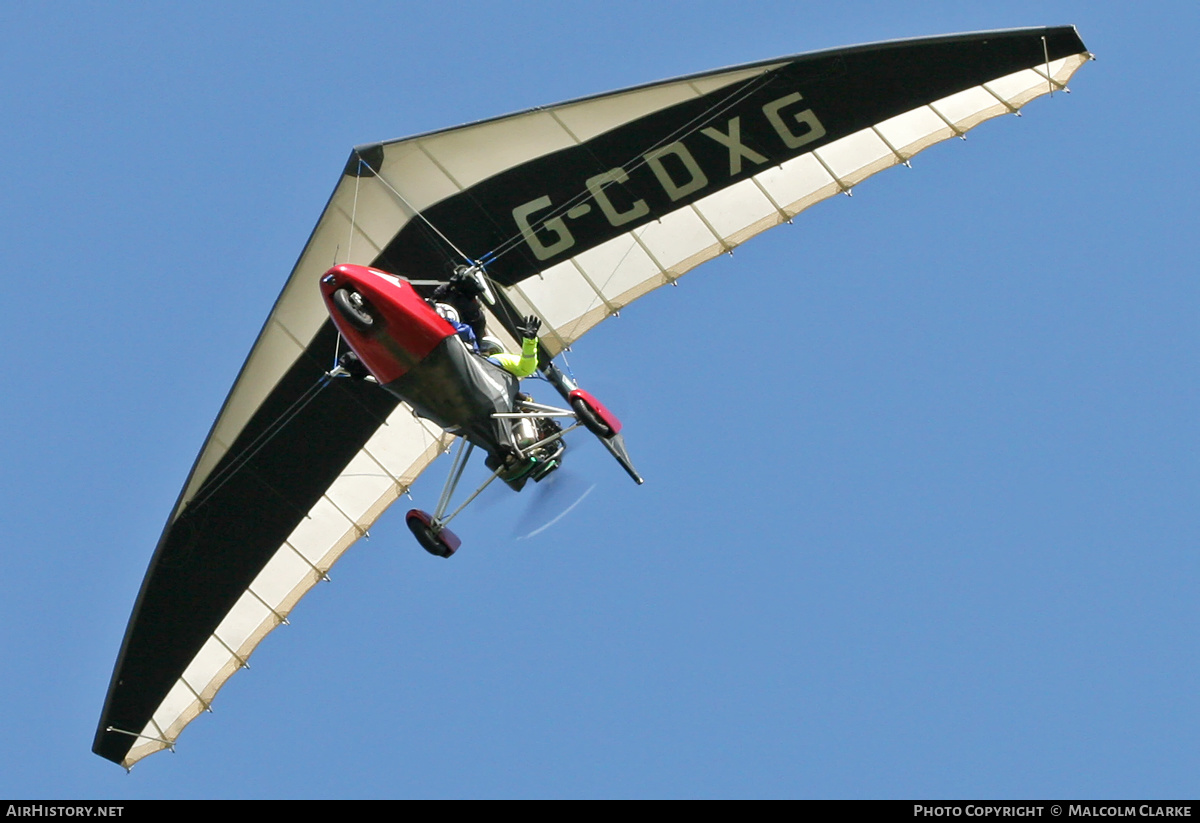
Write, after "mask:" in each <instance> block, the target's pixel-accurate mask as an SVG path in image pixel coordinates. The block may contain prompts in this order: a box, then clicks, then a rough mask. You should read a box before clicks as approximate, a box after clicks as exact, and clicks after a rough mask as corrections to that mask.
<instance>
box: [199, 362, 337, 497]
mask: <svg viewBox="0 0 1200 823" xmlns="http://www.w3.org/2000/svg"><path fill="white" fill-rule="evenodd" d="M331 380H332V378H331V377H330V376H329V375H328V374H322V375H321V376H320V377H318V378H317V381H316V382H315V383H313V384H312V385H311V386H309V387H308V388H307V389H306V390H305V391H304V393H303V394H301V395H300V396H299V397H297V398H296V399H295V400H293V401H292V404H291V405H290V406H288V408H287V409H285V410H284V411H283V413H282V414H280V415H279V417H277V418H275V420H274V421H272V422H271V423H270V425H268V426H267V427H266V428H265V429H263V430H262V431H261V432H259V433H258V436H256V437H255V438H254V440H252V441H251V442H250V443H248V444H247V445H246V447H245V448H244V449H242V451H241V453H240V454H238V455H237V456H236V457H234V458H232V459H231V460H230V461H229V463H227V464H226V465H225V468H223V469H221V471H220V472H218V473H216V474H214V475H211V476H210V477H209V478H208V479H207V480H206V481H205V483H204V485H203V486H201V488H200V493H199V494H197V495H196V496H195V497H193V498H192V499H191V500H189V501H188V502H187V504H186V508H185V511H190V510H194V509H197V508H199V507H200V506H202V505H203V504H204V503H205V502H207V501H208V500H209V499H210V498H211V497H212V496H213V495H214V494H216V493H217V492H218V491H219V490H220V489H221V487H222V486H224V485H225V484H226V483H227V482H228V481H229V480H230V478H232V477H233V476H234V475H235V474H237V473H238V472H239V471H241V469H242V468H243V467H245V466H246V464H247V463H249V462H250V461H251V460H252V459H253V458H254V456H255V455H256V454H258V453H259V452H260V451H262V449H263V447H264V446H266V445H267V444H268V443H270V442H271V441H272V440H274V439H275V436H276V435H278V434H279V433H280V432H281V431H283V428H284V427H285V426H286V425H287V424H288V423H290V422H291V420H292V418H294V417H295V416H296V415H298V414H299V413H300V412H302V411H304V409H305V408H306V407H307V406H308V404H309V403H311V402H312V401H313V400H315V399H316V397H317V395H318V394H320V393H321V390H322V389H324V388H325V387H326V386H328V385H329V383H330V381H331Z"/></svg>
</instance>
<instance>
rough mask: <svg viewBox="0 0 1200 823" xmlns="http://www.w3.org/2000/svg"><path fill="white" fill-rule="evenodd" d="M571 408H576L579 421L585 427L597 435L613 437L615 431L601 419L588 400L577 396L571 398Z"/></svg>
mask: <svg viewBox="0 0 1200 823" xmlns="http://www.w3.org/2000/svg"><path fill="white" fill-rule="evenodd" d="M571 408H573V409H574V410H575V416H576V417H578V418H579V422H580V423H582V424H583V427H584V428H585V429H587V430H588V431H590V432H591V433H592V434H594V435H596V436H597V437H612V436H613V434H614V432H613V430H612V428H611V427H610V426H609V425H608V424H607V423H605V422H604V421H603V420H601V419H600V415H598V414H596V413H595V412H594V411H592V407H591V406H589V405H588V404H587V401H586V400H584V399H583V398H582V397H576V398H573V399H572V400H571Z"/></svg>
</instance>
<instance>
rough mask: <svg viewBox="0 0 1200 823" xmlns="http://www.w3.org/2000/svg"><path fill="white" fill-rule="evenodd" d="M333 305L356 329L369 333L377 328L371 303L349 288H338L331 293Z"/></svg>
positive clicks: (377, 324) (377, 322) (377, 323)
mask: <svg viewBox="0 0 1200 823" xmlns="http://www.w3.org/2000/svg"><path fill="white" fill-rule="evenodd" d="M333 305H335V306H337V309H338V313H339V314H341V315H342V317H343V318H344V319H345V321H346V322H347V323H349V324H350V326H351V327H352V328H354V329H355V330H356V331H360V332H362V333H363V334H371V333H372V332H374V331H376V330H377V329H378V328H379V325H380V323H379V321H378V320H377V319H376V318H375V314H374V312H373V311H372V309H371V304H370V303H368V302H367V301H366V300H364V299H363V296H362V295H361V294H359V293H358V292H356V291H351V290H350V289H338V290H337V291H335V292H334V293H333Z"/></svg>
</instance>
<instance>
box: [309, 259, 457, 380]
mask: <svg viewBox="0 0 1200 823" xmlns="http://www.w3.org/2000/svg"><path fill="white" fill-rule="evenodd" d="M321 296H322V297H324V299H325V307H326V308H327V309H328V310H329V316H330V317H331V318H333V322H334V325H336V326H337V329H338V331H339V332H340V333H341V335H342V337H343V338H345V340H346V342H347V343H349V344H350V348H352V349H354V353H355V354H357V355H358V357H359V359H360V360H362V362H363V364H364V365H365V366H366V367H367V368H368V369H370V371H371V374H373V375H374V376H375V379H376V380H378V381H379V382H380V383H382V384H387V383H391V382H392V381H393V380H395V379H397V378H398V377H401V376H402V375H404V374H405V373H406V372H408V370H409V369H411V368H412V367H413V366H415V365H416V364H417V363H420V362H421V361H422V360H424V359H425V357H426V356H428V354H429V353H430V352H431V351H433V349H434V347H436V346H437V344H438V343H440V342H442V341H443V340H444V339H446V338H447V337H449V336H450V335H452V334H454V327H453V326H451V325H450V324H449V323H447V322H446V321H445V320H443V319H442V318H441V317H439V316H438V314H437V312H435V311H434V310H433V309H432V308H430V306H429V304H428V303H426V302H425V301H424V300H423V299H422V298H421V296H420V295H419V294H417V293H416V291H415V290H414V289H413V287H412V285H411V284H410V283H409V282H408V281H407V280H403V279H401V278H399V277H396V276H395V275H392V274H388V273H387V272H384V271H380V270H379V269H372V268H369V267H367V266H355V265H351V264H349V263H343V264H342V265H340V266H334V267H333V268H332V269H330V270H329V271H327V272H325V275H324V276H323V277H322V278H321Z"/></svg>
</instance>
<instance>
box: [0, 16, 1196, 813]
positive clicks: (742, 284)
mask: <svg viewBox="0 0 1200 823" xmlns="http://www.w3.org/2000/svg"><path fill="white" fill-rule="evenodd" d="M441 8H442V10H439V11H435V10H434V6H433V5H432V4H394V3H361V4H332V3H330V4H325V3H308V4H300V3H294V4H252V5H250V6H249V7H245V5H244V4H232V3H230V4H226V3H206V4H202V5H201V4H195V5H192V6H190V7H184V6H181V5H176V4H157V3H146V4H141V5H140V6H137V5H134V4H122V5H120V6H119V7H113V6H108V5H105V4H85V3H56V4H21V5H18V4H6V5H5V6H4V7H3V9H0V78H3V82H2V83H0V101H2V104H3V105H2V110H3V113H4V121H5V126H4V128H3V129H0V157H2V158H3V164H4V166H3V167H4V178H3V179H4V186H3V188H2V189H0V210H2V213H3V215H4V220H3V222H2V223H0V238H2V243H3V249H4V251H5V256H6V258H7V259H8V261H9V263H8V274H7V275H6V277H5V282H6V284H7V286H8V295H9V297H8V301H7V306H8V311H7V312H6V314H5V316H6V319H5V321H4V322H3V324H0V334H2V335H3V342H4V350H5V352H6V353H7V357H8V363H9V366H8V375H9V376H8V379H7V381H6V389H5V390H3V391H2V392H0V422H3V424H4V425H3V432H4V433H3V436H2V437H0V488H2V490H3V494H2V495H0V525H2V527H3V537H4V543H5V546H6V560H5V564H4V567H5V568H4V578H5V580H6V585H5V587H4V588H5V593H4V595H3V597H2V598H0V618H2V620H0V625H2V626H3V629H2V630H0V653H2V655H3V660H4V661H5V676H4V678H3V679H2V685H0V704H2V705H3V706H4V711H3V713H2V716H3V719H2V720H0V724H2V725H0V730H2V733H0V740H2V741H3V743H2V744H0V745H2V746H3V749H2V750H0V796H6V797H14V796H24V797H38V798H71V797H76V798H81V797H87V798H107V797H113V798H134V797H163V798H169V797H234V798H251V797H367V796H382V797H407V796H436V797H484V796H681V795H682V796H710V795H711V796H797V797H983V796H986V797H1097V798H1103V797H1143V796H1145V797H1164V798H1167V797H1193V798H1194V797H1195V796H1196V795H1197V774H1200V757H1198V755H1197V744H1196V741H1197V740H1198V739H1200V711H1198V709H1197V697H1196V696H1197V694H1200V663H1198V656H1197V646H1198V645H1200V644H1198V641H1200V620H1198V616H1197V605H1196V595H1197V591H1198V590H1200V559H1198V555H1197V545H1198V543H1200V540H1198V538H1200V529H1198V515H1197V511H1198V503H1200V501H1198V499H1197V498H1198V491H1200V483H1198V480H1200V477H1198V470H1197V457H1198V452H1200V450H1198V448H1197V447H1198V444H1200V437H1198V433H1197V408H1198V403H1197V400H1198V399H1200V398H1198V393H1197V384H1196V372H1197V367H1198V366H1200V359H1198V356H1197V353H1198V351H1200V347H1198V345H1197V344H1198V343H1200V340H1198V339H1197V338H1198V334H1197V325H1198V324H1197V320H1198V319H1200V318H1198V313H1197V310H1198V307H1200V300H1198V298H1200V294H1198V286H1197V278H1196V270H1197V264H1196V259H1197V241H1196V239H1195V238H1196V232H1197V229H1198V228H1200V227H1198V226H1197V198H1196V188H1197V173H1196V161H1195V154H1196V151H1195V146H1194V141H1195V135H1196V134H1197V133H1198V132H1200V117H1198V116H1197V109H1196V99H1197V92H1196V78H1197V77H1198V76H1200V65H1198V61H1197V58H1196V37H1197V34H1200V11H1198V7H1197V5H1196V4H1195V3H1194V2H1156V3H1148V4H1142V5H1139V6H1135V5H1131V4H1128V3H1116V2H1055V1H1054V0H1051V1H1050V2H1045V1H1043V2H1009V3H1004V4H964V3H961V2H931V3H920V4H895V3H884V2H878V3H869V2H842V3H824V4H813V3H796V2H756V3H705V2H688V3H671V4H654V5H647V4H644V3H641V2H611V0H610V1H609V2H604V3H594V4H582V3H579V4H576V3H541V2H531V3H524V4H519V5H517V4H508V3H496V4H472V3H452V4H449V5H448V6H447V5H443V6H441ZM1134 9H1136V11H1135V10H1134ZM1058 24H1075V25H1077V26H1078V27H1079V30H1080V33H1081V35H1082V36H1083V39H1084V42H1085V43H1087V45H1088V46H1089V48H1090V49H1091V50H1092V51H1093V52H1095V53H1096V54H1097V56H1098V58H1099V60H1098V61H1097V62H1095V63H1093V64H1090V65H1087V66H1085V67H1084V68H1083V69H1082V70H1081V71H1080V73H1079V74H1078V75H1077V76H1076V78H1075V81H1074V82H1073V84H1072V86H1073V89H1074V92H1073V93H1072V94H1071V95H1055V97H1054V99H1053V100H1047V99H1044V98H1043V99H1041V100H1038V101H1036V102H1034V103H1033V104H1031V105H1030V106H1029V108H1028V109H1027V110H1026V114H1025V116H1024V117H1023V118H1021V119H1016V118H1002V119H1000V120H997V121H993V122H991V123H988V124H986V125H984V126H982V127H981V128H979V129H978V130H976V131H975V132H972V134H971V137H970V139H969V140H967V141H966V142H959V141H952V142H951V143H950V144H945V145H942V146H938V147H936V148H934V149H933V150H931V151H929V152H927V153H925V154H922V155H920V156H919V157H918V158H916V160H915V161H914V168H913V169H912V170H907V169H903V168H900V169H894V170H891V171H889V172H886V173H884V174H882V175H880V176H878V177H875V178H873V179H872V180H870V181H868V182H867V183H865V184H863V185H862V186H860V187H859V188H858V189H856V190H855V196H854V197H853V198H837V199H835V200H833V201H830V202H827V203H824V204H821V205H819V206H817V207H815V208H813V209H812V210H810V211H809V212H806V213H805V214H804V215H802V217H801V218H800V219H798V220H797V221H796V224H795V225H794V226H790V227H782V228H779V229H776V230H773V231H772V232H769V233H767V234H766V235H764V236H762V237H760V238H758V239H757V240H755V241H753V242H751V243H749V244H748V245H746V246H744V247H742V248H740V249H738V251H737V253H736V254H735V255H734V256H733V257H732V258H722V259H720V260H717V261H714V262H713V263H711V264H708V265H706V266H705V267H703V268H701V269H699V270H697V271H695V272H693V273H692V274H689V275H688V276H687V277H686V278H684V280H683V281H682V283H681V285H680V287H679V288H677V289H667V290H662V291H659V292H656V293H654V294H653V295H651V296H650V297H649V298H647V299H645V300H643V301H641V302H640V303H638V304H636V305H635V306H633V307H631V308H630V309H629V310H628V311H626V312H623V313H622V316H621V317H620V319H617V320H613V321H610V322H608V323H606V324H605V325H603V326H601V327H600V328H599V329H598V330H597V331H595V332H593V333H592V334H591V335H589V336H588V337H587V338H586V339H585V340H584V341H583V342H581V343H580V345H579V346H577V347H576V351H575V353H574V355H573V356H572V358H571V362H572V365H573V366H574V369H575V372H576V375H577V376H578V377H579V378H580V379H581V381H582V382H583V383H584V384H585V385H586V386H587V387H589V388H591V389H592V391H593V392H594V393H596V394H597V395H598V396H599V397H601V398H602V399H604V401H605V402H606V403H607V404H608V405H610V406H611V407H612V408H613V409H614V410H616V411H617V413H618V414H620V415H621V417H622V418H623V420H624V421H625V424H626V434H627V441H628V444H629V446H630V449H631V451H632V453H633V456H634V458H635V460H636V462H637V465H638V468H639V469H640V470H641V471H642V473H643V474H644V475H645V476H646V478H647V482H646V485H645V486H643V487H641V488H636V487H634V485H633V484H632V483H630V482H629V481H628V479H627V478H626V477H625V476H624V474H623V473H622V472H621V471H620V470H619V468H618V467H617V466H616V465H615V464H614V463H612V461H611V460H610V459H609V458H608V456H607V454H605V453H604V452H603V451H602V450H601V449H600V448H599V447H598V446H582V447H580V448H577V449H575V450H574V451H573V453H572V454H571V460H570V462H569V463H568V466H567V468H565V469H564V473H566V472H570V476H569V477H567V478H566V479H567V480H568V481H569V483H571V484H574V486H575V488H576V489H583V488H587V487H588V486H590V485H591V484H592V483H596V484H597V485H596V487H595V489H594V490H593V492H592V493H591V494H590V495H589V496H588V498H587V499H586V500H585V502H584V503H583V504H582V505H581V506H579V507H578V508H577V509H576V510H574V511H572V512H571V513H570V514H569V515H568V516H567V517H565V518H564V519H563V520H561V521H560V522H558V523H556V524H555V525H554V526H552V527H551V528H549V529H547V530H545V531H544V532H542V533H540V534H539V535H537V536H536V537H534V538H531V539H525V540H522V539H517V536H518V535H519V534H520V533H521V531H522V529H525V530H527V529H528V526H529V524H531V523H536V522H538V519H537V518H538V517H540V516H541V515H538V514H536V513H528V511H527V507H529V506H531V505H533V504H531V503H530V502H529V501H528V500H526V499H525V498H526V495H522V496H520V497H516V496H513V495H511V493H509V492H507V491H506V490H503V489H497V490H496V495H494V496H492V497H491V498H490V499H487V500H484V501H483V503H482V505H480V506H479V507H478V508H476V509H474V510H472V511H470V512H469V513H468V514H467V515H465V516H464V517H463V518H462V520H461V522H460V524H459V527H458V528H456V531H458V533H459V534H460V535H461V536H462V537H463V538H464V541H465V545H464V548H463V549H462V550H461V551H460V552H459V554H458V555H457V556H455V557H454V558H453V559H452V560H450V561H441V560H437V559H435V558H431V557H429V556H428V555H426V554H425V553H424V552H422V551H421V550H420V549H419V548H418V547H417V546H416V544H415V543H414V542H413V541H412V539H411V537H410V536H409V534H408V532H407V531H406V530H405V528H404V524H403V518H402V513H403V509H404V508H405V506H403V505H401V506H397V507H396V510H394V511H392V512H390V513H389V515H388V516H386V517H385V518H384V519H383V520H382V521H381V522H380V523H379V524H378V526H377V528H376V529H375V530H374V531H373V534H372V537H371V539H370V541H367V542H362V543H360V544H359V545H358V546H357V547H355V548H354V549H353V550H352V551H351V552H350V553H348V554H347V556H346V557H345V558H344V559H343V560H342V562H341V563H339V565H338V566H336V567H335V568H334V570H333V573H332V577H333V582H332V583H331V584H326V585H322V586H320V587H318V588H317V589H316V590H314V591H313V592H312V593H311V594H310V595H309V596H308V597H307V598H306V599H305V600H304V601H303V602H302V603H301V604H300V605H299V607H297V609H296V610H295V611H294V612H293V615H292V621H291V622H292V625H291V626H289V627H284V628H282V629H280V630H278V631H276V632H275V633H274V634H273V635H271V636H270V637H269V638H268V639H267V640H266V641H265V642H264V643H263V644H262V645H261V646H260V647H259V650H258V652H257V653H256V655H255V657H254V658H253V660H252V664H251V665H252V669H251V670H250V671H248V672H243V673H240V674H238V675H237V676H236V677H234V678H233V679H232V680H231V681H230V682H229V684H228V685H227V686H226V688H225V689H224V690H223V691H222V692H221V694H220V695H219V697H218V698H217V700H216V703H215V710H216V712H215V714H213V715H211V716H205V717H202V718H200V719H199V720H197V721H196V722H195V723H193V724H192V725H191V726H190V727H189V728H188V729H187V730H186V731H185V732H184V733H183V735H182V736H181V738H180V741H179V751H178V753H176V754H174V755H171V754H159V755H155V756H154V757H152V758H150V759H148V760H145V761H143V762H142V763H141V764H139V765H138V766H137V767H136V768H135V769H134V771H133V773H132V774H131V775H128V776H127V775H125V774H124V773H123V772H122V771H121V769H120V768H118V767H116V766H114V765H113V764H111V763H109V762H107V761H104V760H101V759H100V758H98V757H96V756H95V755H93V754H91V752H90V750H89V749H90V744H91V739H92V734H93V732H94V730H95V725H96V722H97V720H98V717H99V713H100V709H101V704H102V702H103V698H104V694H105V690H106V688H107V685H108V679H109V676H110V673H111V671H112V665H113V662H114V659H115V657H116V653H117V650H118V648H119V645H120V642H121V637H122V635H123V633H124V630H125V624H126V621H127V619H128V617H129V612H130V609H131V608H132V605H133V601H134V598H135V596H136V594H137V591H138V587H139V585H140V583H141V579H142V576H143V574H144V573H145V569H146V565H147V563H148V561H149V559H150V555H151V552H152V550H153V548H154V545H155V543H156V541H157V538H158V535H159V532H160V531H161V529H162V526H163V523H164V521H165V519H166V516H167V514H168V512H169V510H170V508H171V506H172V504H173V502H174V500H175V498H176V495H177V494H178V492H179V489H180V487H181V485H182V483H183V480H184V478H185V477H186V475H187V472H188V469H189V468H190V466H191V463H192V460H193V459H194V457H195V454H196V452H197V450H198V449H199V447H200V445H201V443H202V441H203V439H204V437H205V435H206V433H207V431H208V427H209V425H210V424H211V422H212V419H213V418H214V416H215V415H216V413H217V410H218V408H219V407H220V404H221V402H222V400H223V398H224V397H225V394H226V392H227V391H228V389H229V386H230V385H231V383H232V381H233V379H234V377H235V375H236V374H237V371H238V369H239V367H240V366H241V363H242V360H243V358H244V357H245V354H246V352H247V351H248V350H249V347H250V345H251V344H252V342H253V341H254V338H255V337H256V335H257V333H258V330H259V328H260V326H261V324H262V321H263V319H264V318H265V316H266V314H267V312H268V310H269V309H270V306H271V304H272V302H273V301H274V299H275V297H276V295H277V294H278V291H279V289H280V288H281V286H282V284H283V282H284V279H285V277H286V275H287V273H288V272H289V271H290V269H291V267H292V264H293V263H294V262H295V259H296V256H297V255H298V254H299V252H300V249H301V248H302V246H303V244H304V242H305V240H306V238H307V237H308V233H309V231H310V230H311V228H312V226H313V224H314V223H315V222H316V219H317V217H318V216H319V214H320V211H321V208H322V207H323V205H324V203H325V200H326V198H327V197H328V195H329V193H330V191H332V189H333V186H334V184H335V183H336V182H337V179H338V173H339V172H340V170H341V167H342V164H343V163H344V162H345V159H346V157H347V155H348V153H349V150H350V148H351V147H352V146H353V145H355V144H358V143H364V142H370V141H374V140H380V139H385V138H394V137H401V136H404V135H407V134H412V133H416V132H422V131H426V130H430V129H436V128H442V127H446V126H451V125H455V124H458V123H461V122H465V121H469V120H474V119H478V118H482V117H489V116H494V115H500V114H504V113H506V112H510V111H513V110H517V109H522V108H527V107H530V106H534V105H539V104H545V103H551V102H556V101H559V100H563V99H567V98H571V97H577V96H581V95H585V94H591V93H596V92H602V91H607V90H611V89H615V88H619V87H622V86H627V85H632V84H636V83H641V82H646V81H650V80H656V79H662V78H666V77H670V76H674V75H679V74H684V73H689V72H695V71H702V70H705V69H710V68H715V67H718V66H723V65H729V64H735V63H739V62H745V61H750V60H757V59H762V58H767V57H772V56H777V55H781V54H791V53H796V52H802V51H808V50H814V49H821V48H827V47H832V46H837V45H846V44H852V43H859V42H867V41H872V40H881V39H890V38H899V37H909V36H920V35H929V34H942V33H949V32H956V31H968V30H976V29H987V28H1006V27H1014V26H1028V25H1058ZM443 472H444V468H442V467H440V466H435V467H434V468H433V469H432V470H431V471H430V473H429V474H428V475H427V476H426V477H425V478H424V479H423V482H422V483H421V484H420V485H419V487H418V488H419V492H420V493H419V494H418V495H417V497H418V502H419V503H421V504H423V505H424V506H425V507H426V508H430V507H431V506H432V503H433V502H434V499H435V498H436V492H437V489H438V488H439V485H440V482H441V478H442V475H443ZM555 505H556V503H555V501H553V500H550V501H543V505H542V507H541V511H542V512H545V511H549V510H552V509H553V508H554V506H555Z"/></svg>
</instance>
